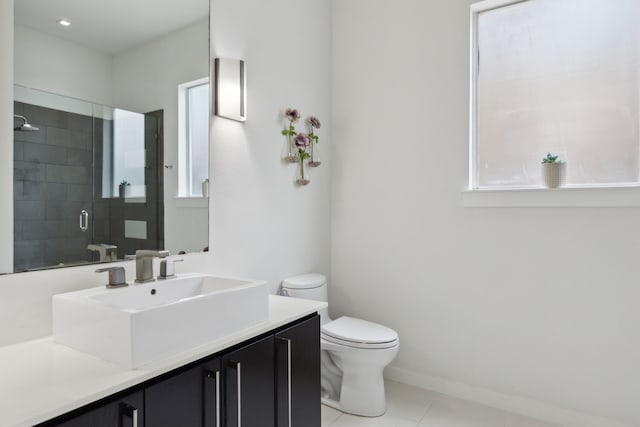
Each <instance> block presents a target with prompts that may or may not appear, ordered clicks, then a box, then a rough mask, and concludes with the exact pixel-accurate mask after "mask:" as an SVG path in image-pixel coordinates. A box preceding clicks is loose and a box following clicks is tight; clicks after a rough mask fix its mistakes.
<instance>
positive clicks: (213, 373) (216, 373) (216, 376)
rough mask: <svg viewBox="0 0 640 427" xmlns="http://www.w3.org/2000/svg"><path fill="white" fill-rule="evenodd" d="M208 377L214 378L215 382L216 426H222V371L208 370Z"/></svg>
mask: <svg viewBox="0 0 640 427" xmlns="http://www.w3.org/2000/svg"><path fill="white" fill-rule="evenodd" d="M207 377H209V378H211V379H214V380H215V382H216V384H215V393H216V397H215V411H216V412H215V414H216V417H215V419H216V427H222V426H221V425H220V371H209V372H207Z"/></svg>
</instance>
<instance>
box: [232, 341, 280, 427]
mask: <svg viewBox="0 0 640 427" xmlns="http://www.w3.org/2000/svg"><path fill="white" fill-rule="evenodd" d="M274 360H275V357H274V339H273V335H271V336H269V337H266V338H263V339H261V340H260V341H257V342H255V343H252V344H249V345H247V346H245V347H242V348H239V349H237V350H234V351H232V352H230V353H227V354H225V355H224V356H222V366H223V372H224V419H225V423H224V424H222V425H224V427H251V426H255V427H274V424H275V403H274V388H275V383H274V382H275V373H274Z"/></svg>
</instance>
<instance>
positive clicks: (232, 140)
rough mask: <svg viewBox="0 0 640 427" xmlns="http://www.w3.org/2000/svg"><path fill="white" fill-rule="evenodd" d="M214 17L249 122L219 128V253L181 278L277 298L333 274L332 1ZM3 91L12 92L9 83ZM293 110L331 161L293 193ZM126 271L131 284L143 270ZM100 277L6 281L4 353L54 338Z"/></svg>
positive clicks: (285, 0) (63, 274)
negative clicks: (60, 307) (296, 281)
mask: <svg viewBox="0 0 640 427" xmlns="http://www.w3.org/2000/svg"><path fill="white" fill-rule="evenodd" d="M2 1H7V0H2ZM212 12H213V13H212V15H213V17H212V22H211V24H212V27H213V28H214V30H213V33H212V37H213V39H214V44H213V47H214V48H215V49H216V52H218V53H219V54H220V55H224V56H229V57H240V58H242V59H244V60H245V61H246V64H247V70H248V82H247V85H248V90H249V96H248V119H247V122H246V123H244V124H240V123H237V122H232V121H229V120H226V119H218V118H215V119H214V122H213V132H212V133H213V138H212V140H213V150H212V160H211V161H212V164H213V169H212V171H213V174H212V182H211V194H212V195H213V198H212V207H211V211H210V224H211V226H210V227H211V228H210V232H209V235H210V242H211V249H212V252H211V253H209V254H190V255H188V256H186V257H185V259H186V262H185V263H183V264H180V265H178V267H177V269H178V273H179V272H180V271H203V272H212V273H218V274H233V275H236V276H244V277H252V278H260V279H265V280H268V281H269V285H270V287H271V290H272V291H274V292H275V291H276V290H277V288H278V286H279V284H280V281H281V280H282V279H283V278H284V277H287V276H289V275H293V274H298V273H303V272H308V271H321V272H328V271H329V269H330V255H329V249H330V244H329V239H330V193H329V190H330V167H331V162H330V161H328V157H329V156H330V150H329V147H330V145H331V138H330V137H329V135H330V134H331V126H330V117H329V106H330V34H329V32H328V31H326V29H327V28H329V26H330V6H329V2H326V1H324V0H296V1H294V0H278V1H271V2H269V4H268V5H267V4H265V2H262V1H261V0H242V1H239V0H213V2H212ZM2 16H5V15H4V14H3V15H2ZM309 16H311V17H313V19H311V20H310V19H309ZM291 34H295V38H293V41H292V42H289V41H288V40H289V39H291V38H292V37H291ZM285 41H287V43H289V45H288V48H287V50H288V52H289V54H288V55H283V46H285ZM0 46H1V45H0ZM9 62H10V61H9ZM158 72H159V73H161V72H162V70H158ZM0 83H4V84H6V83H7V82H5V80H4V76H3V77H2V81H1V82H0ZM0 105H2V104H0ZM288 106H295V107H298V108H300V109H301V110H302V111H303V113H308V114H316V115H317V116H318V117H320V118H321V119H322V120H323V127H322V129H320V131H321V134H320V136H321V138H322V139H321V144H323V146H322V148H323V149H324V150H325V151H323V153H324V154H325V156H324V157H325V159H326V160H325V163H324V164H323V165H322V166H321V167H320V168H318V169H317V170H314V171H313V173H312V176H311V179H312V182H311V183H310V184H309V185H308V186H306V187H303V188H299V187H296V186H295V185H294V184H293V179H294V173H295V168H294V167H293V166H292V165H288V164H283V163H281V161H280V150H281V147H282V144H283V139H282V136H281V135H280V130H281V121H280V120H279V114H280V112H281V110H283V109H284V108H285V107H288ZM11 110H12V107H11V108H10V110H9V111H11ZM0 112H2V111H1V110H0ZM188 227H190V224H188V223H187V224H180V225H179V227H177V229H178V231H179V232H184V230H186V229H187V228H188ZM122 265H125V266H126V269H127V276H128V278H129V279H130V280H131V278H132V277H133V275H134V271H135V267H134V263H133V262H126V263H122ZM94 269H95V266H86V267H74V268H66V269H59V270H48V271H41V272H31V273H20V274H11V275H4V276H0V325H2V327H1V328H0V345H7V344H11V343H14V342H17V341H20V340H25V339H31V338H35V337H39V336H44V335H47V334H50V333H51V308H50V300H51V295H53V294H55V293H59V292H64V291H70V290H74V289H81V288H86V287H92V286H99V285H101V284H103V283H104V280H105V277H103V275H99V274H96V273H94ZM156 269H157V266H156ZM156 271H157V270H156Z"/></svg>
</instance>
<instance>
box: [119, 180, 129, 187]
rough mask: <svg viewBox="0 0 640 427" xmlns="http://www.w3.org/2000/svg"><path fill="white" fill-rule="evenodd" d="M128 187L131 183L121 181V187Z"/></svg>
mask: <svg viewBox="0 0 640 427" xmlns="http://www.w3.org/2000/svg"><path fill="white" fill-rule="evenodd" d="M129 185H131V183H130V182H129V181H127V180H126V179H125V180H122V182H121V183H120V186H121V187H126V186H129Z"/></svg>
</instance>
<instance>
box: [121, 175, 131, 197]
mask: <svg viewBox="0 0 640 427" xmlns="http://www.w3.org/2000/svg"><path fill="white" fill-rule="evenodd" d="M127 190H129V191H127ZM130 191H131V183H130V182H129V181H127V180H126V179H125V180H122V182H121V183H120V185H119V186H118V194H119V195H120V198H121V199H124V198H125V197H129V193H130Z"/></svg>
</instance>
